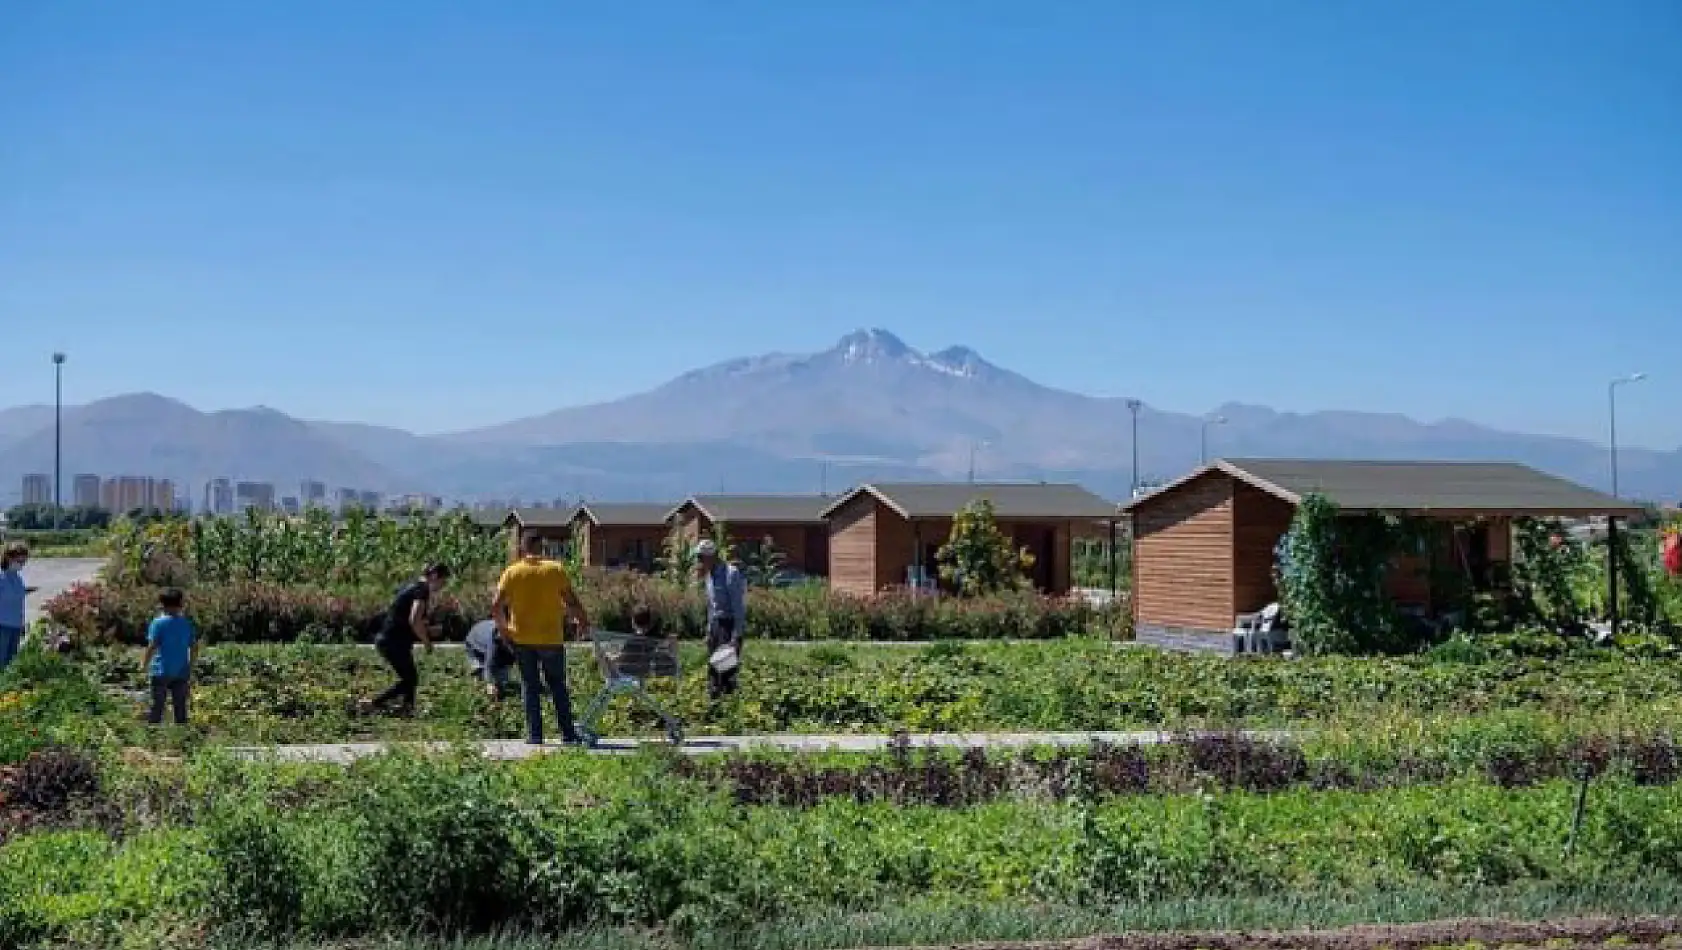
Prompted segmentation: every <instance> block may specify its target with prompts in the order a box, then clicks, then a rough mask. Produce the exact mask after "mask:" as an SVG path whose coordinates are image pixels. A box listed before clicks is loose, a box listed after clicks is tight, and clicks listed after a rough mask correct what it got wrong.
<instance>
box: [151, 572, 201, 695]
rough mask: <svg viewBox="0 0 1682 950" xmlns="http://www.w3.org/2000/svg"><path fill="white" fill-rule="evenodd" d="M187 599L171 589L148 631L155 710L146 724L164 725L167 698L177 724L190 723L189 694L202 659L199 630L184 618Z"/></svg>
mask: <svg viewBox="0 0 1682 950" xmlns="http://www.w3.org/2000/svg"><path fill="white" fill-rule="evenodd" d="M185 600H186V598H185V597H183V596H182V594H181V592H180V591H179V590H176V589H175V588H173V587H171V588H169V589H167V590H165V591H164V592H163V593H162V594H159V595H158V606H159V607H160V608H162V610H163V612H162V613H161V614H159V615H158V617H157V619H155V620H153V621H152V625H151V626H150V627H148V628H147V629H146V661H145V662H146V675H147V676H148V677H149V678H150V679H151V683H152V709H151V711H150V712H149V713H147V716H146V721H147V722H149V723H151V724H152V725H154V726H156V725H161V724H162V723H163V721H164V698H165V697H166V696H167V697H168V698H169V700H170V704H171V705H172V706H174V707H175V724H176V725H182V724H184V723H186V721H187V690H188V683H189V682H190V681H191V679H192V672H193V665H194V664H195V663H197V662H198V659H199V637H198V630H197V629H196V628H195V627H194V626H193V622H192V621H191V620H188V619H187V618H186V617H185V616H183V615H182V613H181V611H182V607H183V605H184V602H185Z"/></svg>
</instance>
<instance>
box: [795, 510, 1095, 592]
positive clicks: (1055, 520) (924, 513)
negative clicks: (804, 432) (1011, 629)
mask: <svg viewBox="0 0 1682 950" xmlns="http://www.w3.org/2000/svg"><path fill="white" fill-rule="evenodd" d="M982 498H985V499H987V500H988V501H990V502H992V504H993V512H994V517H995V518H996V519H997V521H998V526H999V528H1000V530H1001V531H1003V532H1004V533H1005V534H1006V535H1008V536H1009V537H1010V538H1011V539H1012V540H1013V541H1014V542H1015V544H1016V545H1017V546H1018V547H1021V548H1026V549H1027V550H1028V551H1029V552H1030V553H1031V554H1033V556H1034V567H1033V571H1032V580H1033V583H1034V587H1035V588H1036V589H1038V590H1040V591H1042V592H1044V593H1048V594H1066V593H1068V592H1069V588H1070V587H1071V576H1072V573H1073V565H1072V561H1073V546H1074V539H1075V538H1077V537H1102V536H1105V535H1106V534H1108V535H1110V536H1112V537H1113V532H1114V526H1115V523H1116V521H1117V520H1118V519H1119V517H1120V515H1119V511H1118V509H1117V508H1116V506H1115V504H1113V503H1112V502H1108V501H1105V500H1104V499H1102V498H1100V497H1098V496H1097V495H1094V494H1093V493H1091V492H1089V491H1087V490H1086V489H1084V488H1082V487H1080V486H1079V485H1065V484H1057V485H1052V484H1022V483H970V482H921V483H907V482H898V483H886V482H878V483H875V484H869V485H861V486H859V487H858V488H855V489H853V490H852V491H850V492H847V493H846V494H845V495H842V496H841V497H840V498H838V499H836V500H835V501H834V502H832V503H831V504H830V505H829V506H828V507H827V508H826V509H824V517H825V518H826V519H827V520H828V522H829V583H830V587H832V588H834V589H835V590H839V591H845V592H847V593H851V594H859V595H870V594H875V593H877V592H878V591H881V590H883V589H885V588H892V587H903V586H906V585H908V584H911V583H912V582H913V580H914V579H915V578H917V577H929V578H933V577H937V576H938V574H939V566H938V564H937V563H936V558H935V554H936V552H937V551H939V550H940V547H941V545H943V544H945V543H946V539H947V538H948V537H950V536H951V533H952V516H953V515H955V514H956V513H957V512H958V511H959V510H961V509H963V508H964V507H965V506H966V505H968V504H969V503H970V502H972V501H975V500H977V499H982Z"/></svg>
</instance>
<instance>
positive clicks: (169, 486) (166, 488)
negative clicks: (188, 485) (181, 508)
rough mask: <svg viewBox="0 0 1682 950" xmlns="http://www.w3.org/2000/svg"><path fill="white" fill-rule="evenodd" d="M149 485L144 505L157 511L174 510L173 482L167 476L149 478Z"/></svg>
mask: <svg viewBox="0 0 1682 950" xmlns="http://www.w3.org/2000/svg"><path fill="white" fill-rule="evenodd" d="M149 481H151V483H152V484H151V485H150V486H149V490H148V497H147V501H146V506H147V507H148V508H156V509H157V510H159V511H174V510H175V482H173V481H171V480H169V479H167V478H154V479H149Z"/></svg>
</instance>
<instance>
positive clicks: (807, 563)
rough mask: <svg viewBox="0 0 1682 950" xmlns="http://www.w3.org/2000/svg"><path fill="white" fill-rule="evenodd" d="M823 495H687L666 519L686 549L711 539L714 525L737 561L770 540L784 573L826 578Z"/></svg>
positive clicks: (826, 528)
mask: <svg viewBox="0 0 1682 950" xmlns="http://www.w3.org/2000/svg"><path fill="white" fill-rule="evenodd" d="M833 500H834V499H832V498H830V497H829V496H827V495H691V496H690V497H689V498H688V499H686V500H685V501H684V502H683V503H682V504H680V505H678V506H677V507H676V508H673V509H672V510H671V511H670V512H668V513H667V518H668V520H669V523H670V524H671V525H673V526H674V527H675V528H676V530H677V531H678V532H679V533H680V534H681V535H682V536H683V538H684V541H685V542H686V543H688V544H694V543H695V542H696V541H698V540H700V539H701V538H703V537H711V536H712V534H713V528H714V526H715V525H719V524H723V525H724V526H725V532H726V538H727V540H728V541H729V542H730V545H731V547H732V548H734V550H735V552H736V555H737V557H738V558H740V557H744V556H746V555H747V554H748V552H749V551H751V550H752V549H753V548H755V547H757V546H758V545H761V544H763V543H764V542H765V539H767V538H769V539H770V540H771V543H772V545H774V546H775V547H776V549H777V550H778V551H780V552H781V553H782V555H783V557H784V559H785V560H784V564H785V566H786V567H788V568H790V569H792V570H796V571H799V572H801V573H802V574H810V575H814V576H820V577H821V576H824V575H827V574H828V573H829V522H827V521H825V520H824V517H823V512H824V509H825V508H828V507H829V505H830V502H832V501H833Z"/></svg>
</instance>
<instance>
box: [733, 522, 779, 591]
mask: <svg viewBox="0 0 1682 950" xmlns="http://www.w3.org/2000/svg"><path fill="white" fill-rule="evenodd" d="M787 563H788V555H786V554H784V553H783V552H782V551H781V550H779V549H778V548H777V542H776V541H775V540H774V539H773V538H772V537H771V536H770V535H766V536H765V537H764V538H763V539H762V540H760V542H759V543H758V544H754V545H748V546H747V550H746V551H744V552H743V554H742V573H743V574H744V575H745V576H746V579H747V582H748V584H749V585H750V586H752V587H770V586H771V582H772V581H774V580H776V578H777V575H778V574H779V573H781V572H782V569H783V567H784V565H786V564H787Z"/></svg>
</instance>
